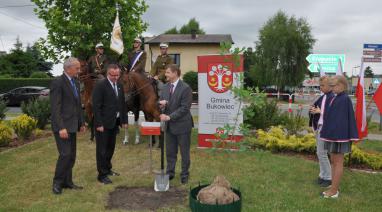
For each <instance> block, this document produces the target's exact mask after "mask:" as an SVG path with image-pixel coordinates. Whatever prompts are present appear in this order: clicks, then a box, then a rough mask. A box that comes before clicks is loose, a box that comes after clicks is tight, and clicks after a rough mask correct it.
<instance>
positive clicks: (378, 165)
mask: <svg viewBox="0 0 382 212" xmlns="http://www.w3.org/2000/svg"><path fill="white" fill-rule="evenodd" d="M246 141H247V142H248V143H249V144H250V145H251V146H252V147H255V148H260V149H266V150H270V151H272V152H285V151H286V152H288V151H289V152H304V153H310V154H315V152H316V139H315V136H314V135H313V134H312V133H308V134H306V135H304V136H296V135H291V136H288V135H287V134H286V133H285V132H284V129H283V128H281V127H271V128H270V129H269V131H268V132H266V131H264V130H257V137H256V138H254V137H249V138H247V139H246ZM349 160H350V163H351V164H359V165H364V166H368V167H370V168H372V169H374V170H380V169H382V154H380V153H369V152H365V151H363V150H361V149H360V148H358V146H357V145H352V153H351V154H346V155H345V161H346V163H345V164H348V163H347V162H349Z"/></svg>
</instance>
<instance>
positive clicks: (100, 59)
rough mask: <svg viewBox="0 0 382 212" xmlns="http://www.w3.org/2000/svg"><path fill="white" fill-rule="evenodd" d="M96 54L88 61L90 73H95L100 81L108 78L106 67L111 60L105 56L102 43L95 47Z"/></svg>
mask: <svg viewBox="0 0 382 212" xmlns="http://www.w3.org/2000/svg"><path fill="white" fill-rule="evenodd" d="M95 50H96V54H95V55H93V56H91V57H90V58H89V60H88V65H89V71H90V73H95V74H96V75H97V78H98V79H103V78H105V76H106V67H107V65H108V63H109V59H108V57H107V55H106V54H104V48H103V44H102V43H98V44H97V45H96V47H95Z"/></svg>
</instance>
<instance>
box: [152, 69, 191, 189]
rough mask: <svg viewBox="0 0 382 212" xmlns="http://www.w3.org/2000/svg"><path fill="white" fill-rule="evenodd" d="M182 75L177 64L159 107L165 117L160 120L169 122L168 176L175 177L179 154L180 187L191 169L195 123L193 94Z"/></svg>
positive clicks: (167, 146) (167, 128) (167, 70)
mask: <svg viewBox="0 0 382 212" xmlns="http://www.w3.org/2000/svg"><path fill="white" fill-rule="evenodd" d="M180 75H181V71H180V69H179V67H178V66H177V65H175V64H173V65H169V66H168V67H167V69H166V72H165V76H166V79H167V81H168V83H167V84H166V85H165V86H164V87H163V91H162V96H161V97H160V101H159V104H160V107H161V108H164V113H163V114H161V115H160V120H161V121H165V122H166V129H165V131H166V159H167V169H166V173H167V174H168V175H169V179H170V180H172V179H173V178H174V176H175V165H176V160H177V154H178V146H179V148H180V155H181V156H182V172H181V174H180V177H181V183H182V184H186V183H187V182H188V178H189V168H190V143H191V129H192V127H193V121H192V116H191V111H190V108H191V103H192V90H191V88H190V86H188V85H187V83H185V82H183V81H182V80H180Z"/></svg>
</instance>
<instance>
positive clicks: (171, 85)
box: [170, 83, 174, 99]
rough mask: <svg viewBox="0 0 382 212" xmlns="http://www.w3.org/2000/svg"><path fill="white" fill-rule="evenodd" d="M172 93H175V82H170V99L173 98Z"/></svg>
mask: <svg viewBox="0 0 382 212" xmlns="http://www.w3.org/2000/svg"><path fill="white" fill-rule="evenodd" d="M172 93H174V84H172V83H171V84H170V99H171V96H172Z"/></svg>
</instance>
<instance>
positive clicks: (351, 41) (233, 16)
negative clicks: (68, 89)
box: [0, 0, 382, 75]
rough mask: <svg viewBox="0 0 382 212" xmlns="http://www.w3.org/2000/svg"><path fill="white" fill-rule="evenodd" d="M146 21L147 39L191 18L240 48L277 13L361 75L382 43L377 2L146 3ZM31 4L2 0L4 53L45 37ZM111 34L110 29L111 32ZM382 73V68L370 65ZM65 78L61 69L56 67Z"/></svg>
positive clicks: (185, 0)
mask: <svg viewBox="0 0 382 212" xmlns="http://www.w3.org/2000/svg"><path fill="white" fill-rule="evenodd" d="M146 3H147V4H148V5H149V8H148V10H147V11H146V13H145V14H144V15H143V17H142V18H143V20H144V21H145V22H147V23H148V24H149V27H148V29H147V30H146V32H144V33H143V35H144V36H152V35H158V34H161V33H162V32H164V31H166V30H167V29H169V28H172V27H174V26H177V28H178V29H179V28H180V27H181V26H182V25H183V24H185V23H187V22H188V21H189V20H190V19H191V18H196V20H197V21H199V23H200V26H201V28H203V29H204V30H205V31H206V32H207V34H208V33H209V34H231V35H232V38H233V40H234V42H235V46H237V47H253V48H254V47H255V42H256V41H257V40H258V36H259V34H258V32H259V29H260V28H261V27H262V26H263V25H264V24H265V23H266V21H267V20H268V19H269V18H271V17H272V16H273V15H275V14H276V13H277V12H278V11H279V10H281V11H284V12H285V13H286V14H288V15H294V16H295V17H296V18H305V19H306V20H307V22H308V23H309V24H310V26H311V28H312V35H313V37H314V38H315V39H316V40H317V41H316V43H315V45H314V48H313V53H314V54H345V55H346V61H345V71H346V72H347V73H348V75H352V74H354V75H357V74H358V73H359V68H355V67H356V66H359V65H360V63H361V56H362V52H363V44H365V43H370V44H382V30H381V20H382V12H381V8H382V1H379V0H362V1H359V0H336V1H334V0H146ZM32 4H33V3H31V2H30V1H28V0H12V1H10V0H8V1H6V0H0V51H9V50H10V49H11V48H12V47H13V44H14V43H15V39H16V37H17V36H19V37H20V40H21V41H22V42H23V43H24V44H25V45H26V44H27V43H30V44H32V43H33V42H34V41H36V40H37V39H38V38H39V37H45V36H46V34H47V30H46V28H45V27H44V23H43V22H42V21H41V20H39V19H38V17H37V16H36V15H35V14H34V12H33V8H34V7H33V6H24V7H5V6H14V5H32ZM110 30H111V29H110ZM365 66H371V68H372V69H373V72H374V73H377V74H382V63H366V64H365ZM53 73H54V74H55V75H58V74H61V73H62V67H61V65H60V64H59V65H56V66H55V67H54V71H53Z"/></svg>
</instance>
